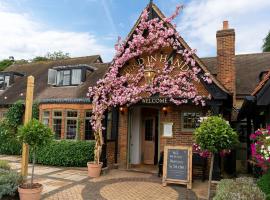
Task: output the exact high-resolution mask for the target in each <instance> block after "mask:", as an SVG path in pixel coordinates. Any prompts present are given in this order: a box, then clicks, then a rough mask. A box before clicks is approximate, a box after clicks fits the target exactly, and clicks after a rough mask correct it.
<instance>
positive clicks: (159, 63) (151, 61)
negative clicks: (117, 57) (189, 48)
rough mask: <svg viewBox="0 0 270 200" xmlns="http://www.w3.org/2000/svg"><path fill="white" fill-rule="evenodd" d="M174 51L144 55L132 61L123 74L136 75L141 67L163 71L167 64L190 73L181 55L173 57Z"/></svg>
mask: <svg viewBox="0 0 270 200" xmlns="http://www.w3.org/2000/svg"><path fill="white" fill-rule="evenodd" d="M171 52H172V51H168V50H167V51H166V50H165V51H158V52H156V53H153V54H151V55H143V56H141V57H140V58H137V59H132V60H131V61H130V62H129V63H128V64H127V65H126V66H124V67H123V70H122V72H121V74H122V75H124V74H134V73H136V71H137V70H138V69H139V68H140V66H141V65H144V66H145V67H152V68H153V69H156V70H159V69H160V70H161V69H162V68H163V66H164V64H165V63H166V62H169V63H171V64H172V66H174V67H175V68H176V69H178V70H180V71H183V72H185V71H188V69H189V66H188V65H187V64H186V63H185V61H184V60H183V58H182V57H181V56H180V54H176V55H175V56H171Z"/></svg>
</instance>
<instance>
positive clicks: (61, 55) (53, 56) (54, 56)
mask: <svg viewBox="0 0 270 200" xmlns="http://www.w3.org/2000/svg"><path fill="white" fill-rule="evenodd" d="M45 57H46V58H47V59H49V60H59V59H66V58H69V53H64V52H63V51H55V52H53V53H47V55H46V56H45Z"/></svg>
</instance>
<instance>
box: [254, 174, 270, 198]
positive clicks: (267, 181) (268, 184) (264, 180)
mask: <svg viewBox="0 0 270 200" xmlns="http://www.w3.org/2000/svg"><path fill="white" fill-rule="evenodd" d="M257 184H258V186H259V188H260V189H261V190H262V191H263V192H264V193H265V195H266V200H270V170H268V172H267V173H266V174H264V175H263V176H262V177H261V178H259V180H258V183H257Z"/></svg>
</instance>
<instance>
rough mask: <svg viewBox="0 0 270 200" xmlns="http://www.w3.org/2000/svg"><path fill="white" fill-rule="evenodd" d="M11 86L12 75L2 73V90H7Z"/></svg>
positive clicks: (0, 82) (0, 75)
mask: <svg viewBox="0 0 270 200" xmlns="http://www.w3.org/2000/svg"><path fill="white" fill-rule="evenodd" d="M9 86H10V76H9V75H5V74H0V90H5V89H6V88H7V87H9Z"/></svg>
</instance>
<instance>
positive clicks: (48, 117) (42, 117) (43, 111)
mask: <svg viewBox="0 0 270 200" xmlns="http://www.w3.org/2000/svg"><path fill="white" fill-rule="evenodd" d="M45 112H49V116H46V117H45V116H44V113H45ZM50 116H51V110H42V115H41V122H42V124H44V123H43V120H44V119H48V124H47V126H48V127H50ZM44 125H46V124H44Z"/></svg>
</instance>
